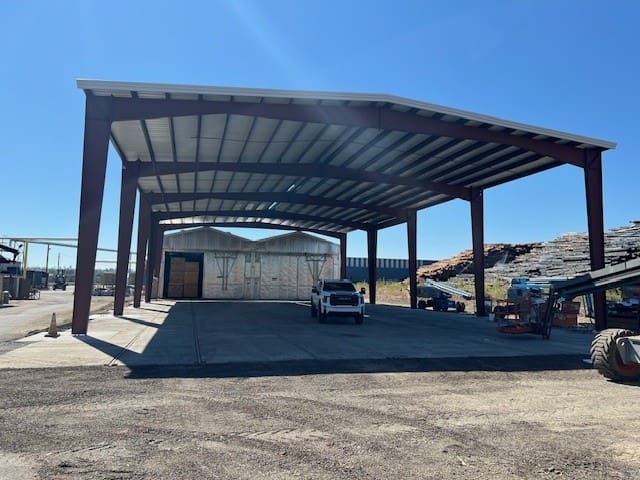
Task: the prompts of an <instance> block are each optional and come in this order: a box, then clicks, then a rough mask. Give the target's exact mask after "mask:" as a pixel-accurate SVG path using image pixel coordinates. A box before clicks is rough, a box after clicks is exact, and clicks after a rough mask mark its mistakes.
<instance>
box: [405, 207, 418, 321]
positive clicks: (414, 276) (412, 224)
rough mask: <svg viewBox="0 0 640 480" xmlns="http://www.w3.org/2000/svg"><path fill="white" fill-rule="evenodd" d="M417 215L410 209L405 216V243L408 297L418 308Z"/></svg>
mask: <svg viewBox="0 0 640 480" xmlns="http://www.w3.org/2000/svg"><path fill="white" fill-rule="evenodd" d="M417 227H418V215H417V212H416V211H415V210H410V211H409V212H408V216H407V244H408V247H409V298H410V305H411V308H413V309H416V308H418V250H417V243H418V242H417V236H418V235H417Z"/></svg>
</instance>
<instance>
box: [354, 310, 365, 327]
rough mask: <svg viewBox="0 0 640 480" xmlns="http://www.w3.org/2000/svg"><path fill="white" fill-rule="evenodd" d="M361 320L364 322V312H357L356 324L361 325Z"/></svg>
mask: <svg viewBox="0 0 640 480" xmlns="http://www.w3.org/2000/svg"><path fill="white" fill-rule="evenodd" d="M362 322H364V313H358V314H357V315H356V325H362Z"/></svg>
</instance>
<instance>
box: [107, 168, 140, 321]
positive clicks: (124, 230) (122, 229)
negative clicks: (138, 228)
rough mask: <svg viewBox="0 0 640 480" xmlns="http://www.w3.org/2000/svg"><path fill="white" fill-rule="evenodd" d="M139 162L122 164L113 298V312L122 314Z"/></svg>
mask: <svg viewBox="0 0 640 480" xmlns="http://www.w3.org/2000/svg"><path fill="white" fill-rule="evenodd" d="M136 167H137V163H135V164H128V165H126V166H125V165H124V164H123V166H122V182H121V186H120V225H119V227H118V258H117V263H116V290H115V294H114V298H113V314H114V315H122V313H123V311H124V297H125V293H126V289H127V275H128V273H129V251H130V250H131V233H132V231H133V213H134V211H135V207H136V187H137V182H138V175H137V172H136V170H137V168H136Z"/></svg>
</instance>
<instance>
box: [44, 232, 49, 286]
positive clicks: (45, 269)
mask: <svg viewBox="0 0 640 480" xmlns="http://www.w3.org/2000/svg"><path fill="white" fill-rule="evenodd" d="M49 250H51V245H49V244H48V243H47V264H46V266H45V267H44V271H45V272H47V277H46V283H45V286H46V287H47V289H48V288H49Z"/></svg>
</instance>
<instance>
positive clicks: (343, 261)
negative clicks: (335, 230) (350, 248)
mask: <svg viewBox="0 0 640 480" xmlns="http://www.w3.org/2000/svg"><path fill="white" fill-rule="evenodd" d="M340 278H347V234H346V233H342V234H340Z"/></svg>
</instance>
